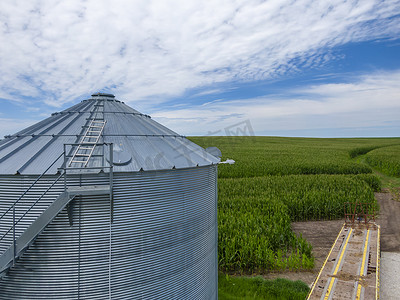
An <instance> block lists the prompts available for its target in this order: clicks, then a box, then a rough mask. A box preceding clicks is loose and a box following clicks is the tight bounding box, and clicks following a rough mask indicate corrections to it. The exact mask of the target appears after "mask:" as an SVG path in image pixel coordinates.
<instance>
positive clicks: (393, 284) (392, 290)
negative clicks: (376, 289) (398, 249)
mask: <svg viewBox="0 0 400 300" xmlns="http://www.w3.org/2000/svg"><path fill="white" fill-rule="evenodd" d="M380 277H381V278H380V299H381V300H391V299H396V300H398V299H400V284H399V283H400V253H394V252H381V272H380Z"/></svg>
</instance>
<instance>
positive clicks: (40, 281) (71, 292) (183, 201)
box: [0, 165, 218, 299]
mask: <svg viewBox="0 0 400 300" xmlns="http://www.w3.org/2000/svg"><path fill="white" fill-rule="evenodd" d="M20 178H21V179H19V182H18V180H16V179H15V176H14V177H13V176H9V177H0V187H1V189H0V190H1V192H0V205H1V206H0V213H1V211H4V208H5V207H7V206H8V205H6V203H7V202H8V203H10V202H11V199H14V198H16V197H17V196H16V195H14V194H21V193H22V191H23V190H18V191H17V190H16V189H15V187H16V186H24V187H26V186H27V185H29V184H28V183H29V182H32V180H33V178H34V177H31V178H28V177H26V176H25V177H22V176H20ZM107 178H108V176H107V175H102V176H88V175H86V176H84V177H81V178H79V177H74V178H71V177H69V178H68V183H69V184H70V185H94V184H106V183H107ZM11 181H13V183H11ZM22 181H23V182H22ZM44 186H45V185H44ZM216 186H217V167H216V166H215V165H214V166H207V167H198V168H190V169H182V170H170V171H156V172H137V173H116V174H114V221H113V223H112V224H111V223H110V201H109V196H107V195H104V196H103V195H102V196H90V197H89V196H85V197H83V196H81V197H79V198H77V199H75V200H74V203H73V226H70V225H69V220H68V215H67V210H66V209H64V210H63V211H62V212H61V213H60V214H59V215H58V216H57V217H56V219H54V220H53V222H52V223H51V224H50V225H49V226H48V227H47V228H46V229H45V230H44V231H43V232H42V233H41V234H40V235H39V237H38V238H37V239H36V241H35V243H34V244H33V245H32V246H31V247H30V248H29V249H28V250H27V251H26V252H25V253H24V255H23V256H22V257H21V258H20V259H19V260H18V262H17V264H16V265H15V266H14V267H13V268H12V269H11V270H10V272H9V274H8V275H7V276H6V277H4V278H3V280H0V299H45V298H46V299H216V298H217V290H218V289H217V276H218V273H217V209H216V205H217V189H216ZM41 189H43V187H41ZM58 191H60V192H61V191H62V185H61V184H60V186H58V187H57V191H54V195H56V194H57V193H58ZM37 193H39V191H38V192H37ZM10 195H13V197H11V198H10V197H9V196H10ZM33 199H34V197H32V199H31V200H30V201H33ZM28 200H29V199H28ZM26 202H29V201H26ZM50 202H51V197H49V198H48V199H45V201H43V204H44V205H43V209H44V207H45V206H46V205H48V203H50ZM46 203H47V204H46ZM26 205H27V203H26ZM39 213H40V211H36V214H39ZM31 218H32V220H33V219H34V215H33V214H32V216H31ZM26 226H27V225H26ZM5 228H6V225H4V224H2V225H1V226H0V231H4V229H5ZM0 250H1V249H0Z"/></svg>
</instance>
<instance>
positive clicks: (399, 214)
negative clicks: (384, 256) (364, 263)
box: [375, 193, 400, 253]
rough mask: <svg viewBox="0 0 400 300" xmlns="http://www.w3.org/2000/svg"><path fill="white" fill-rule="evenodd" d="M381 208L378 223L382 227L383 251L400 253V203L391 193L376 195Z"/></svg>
mask: <svg viewBox="0 0 400 300" xmlns="http://www.w3.org/2000/svg"><path fill="white" fill-rule="evenodd" d="M375 197H376V199H377V200H378V203H379V206H380V212H379V217H378V219H377V223H378V224H379V225H380V226H381V251H382V252H398V253H400V201H395V200H393V199H392V196H391V194H390V193H376V194H375Z"/></svg>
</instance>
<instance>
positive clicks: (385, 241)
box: [264, 193, 400, 285]
mask: <svg viewBox="0 0 400 300" xmlns="http://www.w3.org/2000/svg"><path fill="white" fill-rule="evenodd" d="M375 197H376V199H377V200H378V202H379V205H380V214H379V217H378V218H377V223H378V224H379V225H380V226H381V251H382V252H398V253H400V202H399V201H395V200H392V196H391V194H390V193H376V194H375ZM343 223H344V220H335V221H312V222H294V223H292V229H293V231H294V232H295V233H296V234H297V235H299V234H300V233H301V234H302V235H303V237H304V238H306V240H307V241H308V242H310V243H311V245H312V246H313V253H314V256H315V267H314V269H313V270H312V271H309V272H284V273H270V274H266V275H265V276H264V278H266V279H274V278H286V279H291V280H302V281H304V282H305V283H307V284H308V285H311V284H312V283H313V281H314V279H315V277H316V276H317V275H318V272H319V270H320V269H321V267H322V264H323V263H324V261H325V258H326V256H327V255H328V253H329V250H330V249H331V247H332V245H333V243H334V242H335V239H336V237H337V235H338V233H339V231H340V229H341V228H342V225H343Z"/></svg>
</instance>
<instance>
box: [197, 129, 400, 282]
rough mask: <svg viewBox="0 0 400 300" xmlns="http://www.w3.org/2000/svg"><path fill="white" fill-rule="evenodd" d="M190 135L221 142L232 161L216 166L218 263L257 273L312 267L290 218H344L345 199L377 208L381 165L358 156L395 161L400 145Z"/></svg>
mask: <svg viewBox="0 0 400 300" xmlns="http://www.w3.org/2000/svg"><path fill="white" fill-rule="evenodd" d="M191 140H192V141H194V142H195V143H197V144H199V145H201V146H203V147H204V148H206V147H211V146H216V147H218V148H219V149H220V150H221V152H222V154H223V157H222V160H225V159H227V158H230V159H233V160H235V164H234V165H223V164H222V165H219V168H218V173H219V174H218V175H219V179H218V197H219V198H218V226H219V227H218V243H219V245H218V247H219V248H218V258H219V268H220V270H221V271H224V272H230V273H252V274H254V273H256V274H262V273H265V272H269V271H270V270H287V269H288V270H304V269H311V268H313V267H314V258H313V255H312V247H311V245H310V244H309V243H308V242H307V241H306V240H305V239H304V238H302V237H301V236H296V234H295V233H294V232H293V231H292V229H291V222H293V221H307V220H332V219H340V218H343V215H344V203H345V202H352V203H355V202H356V201H360V202H366V203H369V204H370V205H369V208H370V209H374V210H375V211H376V210H377V209H378V207H377V203H376V200H375V198H374V191H378V190H380V188H381V183H380V180H379V178H378V177H377V176H375V175H374V174H373V168H374V167H376V166H377V165H376V164H374V163H372V162H370V161H368V163H369V165H368V164H365V163H361V162H360V161H359V160H358V159H357V158H358V157H359V156H360V155H366V156H367V158H368V157H369V156H371V157H374V158H375V159H376V157H378V154H380V153H381V151H382V153H386V152H385V151H386V149H389V150H391V151H393V152H390V153H395V154H394V155H395V156H396V157H397V159H398V158H399V155H398V154H396V153H397V152H396V151H399V146H392V145H395V144H397V145H400V139H398V138H392V139H389V138H388V139H311V138H280V137H195V138H191ZM396 147H397V148H396ZM378 148H379V149H378ZM374 149H375V150H374ZM376 152H377V153H376ZM366 153H367V154H366ZM390 155H392V154H390ZM390 155H389V156H390ZM371 159H372V158H371ZM380 159H381V160H383V158H380ZM385 159H386V161H388V160H389V159H388V156H386V157H385ZM390 162H391V164H393V160H390Z"/></svg>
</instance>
